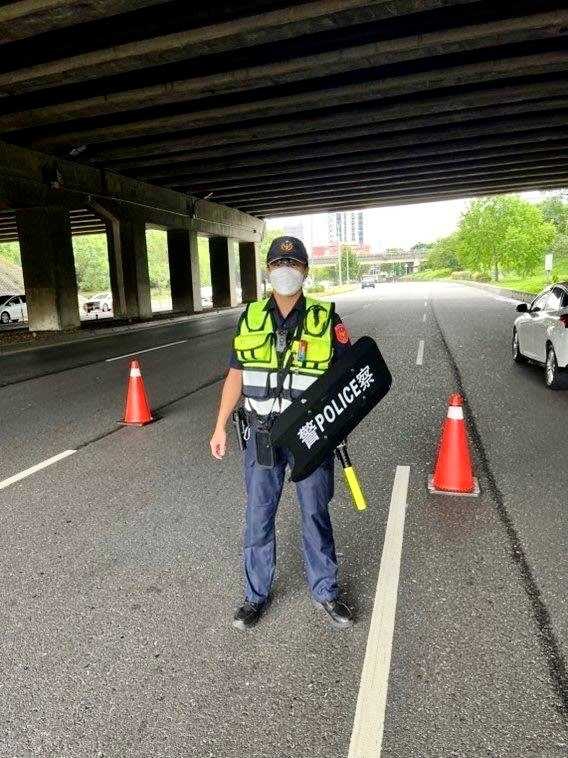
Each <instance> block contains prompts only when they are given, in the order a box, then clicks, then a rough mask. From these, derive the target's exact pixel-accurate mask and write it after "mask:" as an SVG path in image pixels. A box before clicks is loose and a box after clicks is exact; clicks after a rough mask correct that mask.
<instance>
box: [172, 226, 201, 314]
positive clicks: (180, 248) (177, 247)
mask: <svg viewBox="0 0 568 758" xmlns="http://www.w3.org/2000/svg"><path fill="white" fill-rule="evenodd" d="M168 259H169V262H170V287H171V291H172V310H174V311H187V312H189V313H194V312H196V311H200V310H202V307H203V306H202V303H201V276H200V272H199V254H198V250H197V232H192V231H188V230H187V229H168Z"/></svg>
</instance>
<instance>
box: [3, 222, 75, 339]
mask: <svg viewBox="0 0 568 758" xmlns="http://www.w3.org/2000/svg"><path fill="white" fill-rule="evenodd" d="M16 221H17V224H18V236H19V240H20V253H21V257H22V271H23V276H24V286H25V289H26V300H27V304H28V323H29V328H30V331H33V332H39V331H51V330H53V331H61V330H62V329H74V328H77V327H78V326H79V325H80V320H79V301H78V297H77V276H76V273H75V260H74V258H73V244H72V240H71V222H70V219H69V212H68V211H67V210H65V209H64V208H51V207H45V208H23V209H21V210H18V211H17V212H16Z"/></svg>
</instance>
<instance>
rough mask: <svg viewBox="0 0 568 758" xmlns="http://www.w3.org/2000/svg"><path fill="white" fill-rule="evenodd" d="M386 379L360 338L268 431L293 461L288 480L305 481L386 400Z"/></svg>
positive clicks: (368, 343) (377, 357)
mask: <svg viewBox="0 0 568 758" xmlns="http://www.w3.org/2000/svg"><path fill="white" fill-rule="evenodd" d="M391 384H392V376H391V373H390V371H389V370H388V367H387V364H386V363H385V361H384V359H383V356H382V355H381V353H380V350H379V348H378V347H377V344H376V342H375V341H374V340H373V339H371V337H361V339H359V340H357V342H356V343H355V344H354V345H353V346H352V347H351V348H350V349H349V350H347V351H345V353H344V355H343V356H342V357H341V358H340V359H339V360H338V361H337V363H335V364H334V365H333V366H331V368H330V369H329V370H328V371H326V373H325V374H323V375H322V376H321V377H320V378H319V379H318V380H317V381H315V382H314V383H313V384H312V385H311V387H309V388H308V389H307V390H306V391H305V392H304V394H303V395H302V396H301V397H300V398H299V399H298V400H296V401H294V402H293V403H292V405H291V406H290V407H289V408H287V410H286V411H284V413H282V414H281V415H280V416H279V418H278V419H277V420H276V422H275V423H274V425H273V426H272V429H271V437H272V443H273V444H274V445H280V446H282V447H286V448H288V449H289V450H290V451H291V452H292V454H293V456H294V467H293V469H292V474H291V479H292V481H293V482H299V481H301V480H302V479H305V478H306V477H307V476H309V475H310V474H311V473H312V472H313V471H315V469H316V468H317V467H318V466H319V465H320V463H322V461H323V460H324V458H325V457H326V456H327V455H329V454H330V453H332V452H333V451H334V450H335V448H336V447H337V446H338V445H339V444H340V443H341V442H343V440H344V439H345V437H346V436H347V435H348V434H349V433H350V432H352V431H353V429H355V427H356V426H357V425H358V424H359V423H360V422H361V421H362V420H363V419H364V418H365V416H366V415H367V414H368V413H369V412H370V411H371V410H372V409H373V408H374V407H375V406H376V405H377V403H379V402H380V401H381V400H382V399H383V397H384V396H385V395H386V394H387V392H388V391H389V389H390V387H391Z"/></svg>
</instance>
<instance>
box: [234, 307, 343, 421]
mask: <svg viewBox="0 0 568 758" xmlns="http://www.w3.org/2000/svg"><path fill="white" fill-rule="evenodd" d="M267 305H268V299H265V300H259V301H257V302H255V303H249V304H248V306H247V308H246V310H245V312H244V313H243V315H242V316H241V319H240V321H239V326H238V330H237V334H236V335H235V339H234V343H233V346H234V349H235V353H236V355H237V358H238V360H239V361H240V362H241V363H242V365H243V394H244V396H245V408H247V409H248V410H253V411H256V413H257V414H258V415H260V416H264V415H266V414H268V413H279V412H281V411H283V410H285V409H286V408H287V407H288V406H289V405H290V403H291V401H292V400H294V399H295V398H297V397H299V396H300V395H301V394H302V392H304V391H305V390H306V389H307V388H308V387H309V386H310V385H311V384H312V383H313V382H315V380H316V379H317V377H318V376H320V375H321V374H323V373H324V372H325V371H327V369H328V368H329V366H330V364H331V359H332V357H333V336H332V327H333V314H334V304H333V303H328V302H323V301H319V300H313V299H312V298H305V310H304V312H303V314H301V315H300V321H299V323H298V328H297V329H296V332H295V334H294V338H293V340H292V341H291V342H290V344H289V346H288V348H287V349H286V351H285V352H283V353H278V352H277V350H276V324H275V322H274V319H273V315H272V312H271V310H270V309H268V308H267ZM279 372H281V376H280V383H281V386H280V387H279ZM282 373H283V374H284V375H283V376H282Z"/></svg>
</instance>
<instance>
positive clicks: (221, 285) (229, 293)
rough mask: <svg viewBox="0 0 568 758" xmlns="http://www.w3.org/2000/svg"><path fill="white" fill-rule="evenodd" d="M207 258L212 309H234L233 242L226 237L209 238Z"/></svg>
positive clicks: (234, 264) (235, 281)
mask: <svg viewBox="0 0 568 758" xmlns="http://www.w3.org/2000/svg"><path fill="white" fill-rule="evenodd" d="M209 258H210V261H211V289H212V292H213V307H214V308H231V307H234V306H235V305H237V289H236V287H237V266H236V256H235V240H233V239H230V238H227V237H210V238H209Z"/></svg>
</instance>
